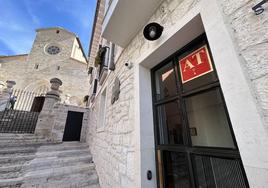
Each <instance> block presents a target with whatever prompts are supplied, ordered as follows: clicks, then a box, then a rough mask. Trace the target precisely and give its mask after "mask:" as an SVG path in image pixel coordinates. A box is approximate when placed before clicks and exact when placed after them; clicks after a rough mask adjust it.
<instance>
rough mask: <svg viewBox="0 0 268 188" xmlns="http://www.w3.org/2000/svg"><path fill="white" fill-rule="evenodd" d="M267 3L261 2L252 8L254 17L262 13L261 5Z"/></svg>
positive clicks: (265, 0) (267, 0)
mask: <svg viewBox="0 0 268 188" xmlns="http://www.w3.org/2000/svg"><path fill="white" fill-rule="evenodd" d="M267 2H268V0H263V1H261V2H260V3H258V4H257V5H255V6H254V7H253V8H252V10H253V11H254V12H255V14H256V15H259V14H261V13H263V11H264V8H263V7H262V5H263V4H264V3H267Z"/></svg>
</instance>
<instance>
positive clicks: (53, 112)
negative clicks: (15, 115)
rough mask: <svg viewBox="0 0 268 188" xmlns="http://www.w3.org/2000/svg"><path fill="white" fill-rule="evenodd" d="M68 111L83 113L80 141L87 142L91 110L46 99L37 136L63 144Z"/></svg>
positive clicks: (36, 132)
mask: <svg viewBox="0 0 268 188" xmlns="http://www.w3.org/2000/svg"><path fill="white" fill-rule="evenodd" d="M68 111H74V112H82V113H83V121H82V129H81V137H80V141H81V142H85V141H86V134H87V127H86V126H87V125H88V115H89V112H88V111H89V109H87V108H82V107H79V106H71V105H66V104H61V103H59V102H56V103H55V99H51V98H46V101H45V104H44V107H43V109H42V111H41V113H40V115H39V118H38V123H37V126H36V130H35V134H36V135H43V136H45V137H46V138H47V139H48V140H49V141H52V142H62V139H63V134H64V130H65V124H66V120H67V116H68Z"/></svg>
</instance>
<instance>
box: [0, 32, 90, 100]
mask: <svg viewBox="0 0 268 188" xmlns="http://www.w3.org/2000/svg"><path fill="white" fill-rule="evenodd" d="M58 31H59V33H57V29H42V30H37V35H36V38H35V41H34V43H33V47H32V49H31V52H30V53H29V55H28V56H26V57H27V58H25V59H23V60H22V59H15V60H9V59H7V58H5V59H3V58H0V60H1V59H2V62H0V63H1V68H0V73H1V74H0V80H1V81H3V82H5V81H6V80H14V81H16V85H15V86H14V88H15V89H26V90H28V91H35V90H36V88H38V87H41V86H47V88H49V85H50V84H49V80H50V79H51V78H54V77H57V78H59V79H61V80H62V82H63V85H62V87H61V91H62V93H61V96H62V100H63V101H64V100H65V99H66V98H67V95H70V102H71V104H73V105H79V104H81V103H82V101H83V98H84V96H85V95H87V94H88V88H89V77H88V74H87V64H86V60H85V59H84V60H83V61H78V60H76V59H74V58H71V56H72V50H73V46H74V44H77V42H76V41H77V39H76V36H75V35H74V34H72V33H69V32H68V31H65V30H62V29H59V30H58ZM50 44H55V45H57V46H59V47H60V49H61V51H60V53H59V54H56V55H50V54H48V53H47V52H46V51H45V49H46V47H47V46H48V45H50ZM78 50H80V51H81V49H78ZM80 60H82V59H81V57H80ZM37 65H38V68H36V66H37Z"/></svg>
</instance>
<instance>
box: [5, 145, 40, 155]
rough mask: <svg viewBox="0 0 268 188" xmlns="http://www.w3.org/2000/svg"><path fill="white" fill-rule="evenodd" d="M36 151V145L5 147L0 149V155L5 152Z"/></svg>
mask: <svg viewBox="0 0 268 188" xmlns="http://www.w3.org/2000/svg"><path fill="white" fill-rule="evenodd" d="M35 151H36V147H32V146H28V147H6V148H1V149H0V156H3V155H6V154H18V153H33V152H35Z"/></svg>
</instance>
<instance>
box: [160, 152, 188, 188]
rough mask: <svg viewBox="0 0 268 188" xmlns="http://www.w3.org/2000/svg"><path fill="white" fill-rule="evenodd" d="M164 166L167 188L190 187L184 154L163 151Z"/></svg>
mask: <svg viewBox="0 0 268 188" xmlns="http://www.w3.org/2000/svg"><path fill="white" fill-rule="evenodd" d="M164 164H165V167H164V168H165V175H166V176H165V177H166V179H165V184H166V187H167V188H182V187H183V188H188V187H190V180H189V178H190V177H189V171H188V165H187V164H188V161H187V158H186V156H185V154H184V153H175V152H167V151H165V152H164Z"/></svg>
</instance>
